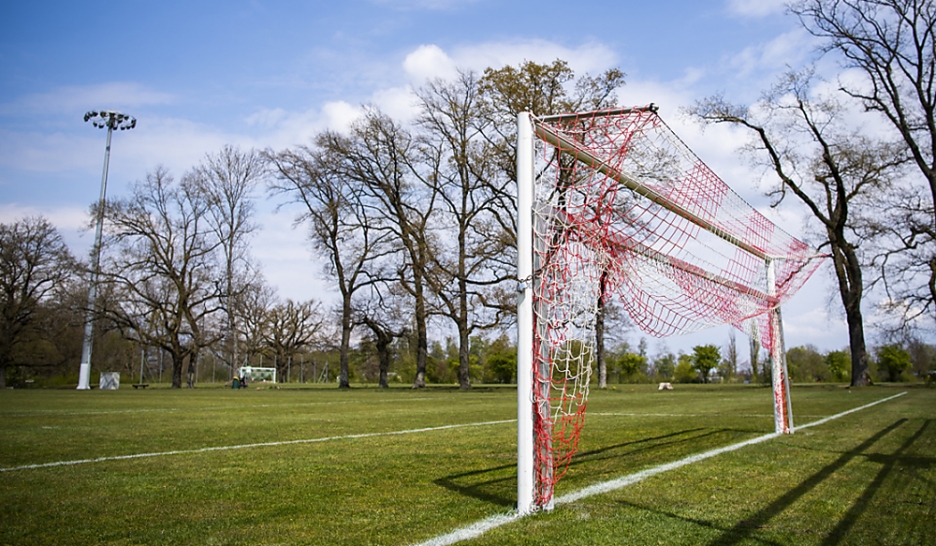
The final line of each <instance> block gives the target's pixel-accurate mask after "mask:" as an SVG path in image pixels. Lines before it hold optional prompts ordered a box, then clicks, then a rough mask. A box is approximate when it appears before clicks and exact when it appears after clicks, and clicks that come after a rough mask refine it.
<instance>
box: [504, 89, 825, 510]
mask: <svg viewBox="0 0 936 546" xmlns="http://www.w3.org/2000/svg"><path fill="white" fill-rule="evenodd" d="M517 122H518V134H517V183H518V210H519V217H518V223H517V228H518V234H517V244H518V254H519V255H518V279H519V286H518V292H519V298H518V328H519V330H518V336H517V343H518V358H517V368H518V370H517V382H518V510H519V511H520V513H528V512H532V511H535V510H540V509H547V510H548V509H550V508H551V507H552V497H553V487H554V485H555V483H556V482H557V481H558V480H559V478H561V477H562V475H563V474H564V473H565V471H566V470H567V469H568V465H569V462H570V460H571V457H572V454H573V453H575V451H576V449H577V445H578V440H579V434H580V432H581V428H582V425H583V424H584V415H585V406H586V402H587V399H588V385H589V380H590V376H591V362H592V359H593V357H594V351H595V343H594V335H595V318H596V315H597V313H598V312H599V309H600V308H601V307H602V306H603V305H604V304H605V303H607V302H609V301H610V300H611V299H612V298H615V299H617V300H618V301H619V302H620V305H621V306H622V307H623V309H624V310H625V312H626V313H627V314H628V316H629V317H630V319H631V320H632V321H633V322H634V324H636V325H637V326H638V327H639V328H640V329H641V330H643V331H644V332H646V333H648V334H650V335H653V336H656V337H664V336H670V335H675V334H684V333H688V332H693V331H697V330H701V329H704V328H708V327H711V326H716V325H721V324H733V325H735V326H736V327H738V328H740V329H742V330H743V331H745V333H747V334H748V335H750V336H755V337H757V338H759V339H760V340H761V343H762V346H763V347H765V348H767V349H768V350H769V354H770V357H771V361H772V370H773V385H774V389H773V391H774V416H775V428H776V431H777V432H781V433H790V432H792V431H793V415H792V410H791V406H790V396H789V380H788V377H787V370H786V361H785V356H784V349H783V332H782V324H781V317H780V304H781V303H783V302H784V301H785V300H786V299H788V298H789V297H790V296H792V294H793V293H795V292H796V290H798V289H799V287H801V286H802V285H803V283H804V282H806V280H807V279H808V278H809V276H810V275H811V274H812V273H813V272H814V271H815V270H816V268H817V267H818V266H819V264H820V263H821V261H822V258H823V256H822V255H820V254H819V253H817V252H816V251H815V250H814V249H812V248H810V247H809V246H808V245H806V244H805V243H803V242H802V241H799V240H797V239H795V238H794V237H792V236H790V235H789V234H787V233H785V232H784V231H783V230H781V229H779V228H778V227H777V226H775V225H774V224H773V223H771V222H770V221H769V220H768V219H767V218H766V217H764V216H763V215H762V214H761V213H759V212H758V211H757V210H756V209H754V208H753V207H752V206H751V205H749V204H748V203H747V202H745V201H744V200H743V199H742V198H741V197H740V196H738V195H737V194H736V193H735V192H733V191H732V190H731V189H730V188H729V187H728V186H727V185H726V184H725V183H724V182H723V181H722V180H721V179H720V178H718V176H716V175H715V173H714V172H712V170H711V169H709V168H708V167H707V166H706V165H705V164H704V163H703V162H702V161H701V160H700V159H699V158H698V157H697V156H696V155H695V154H694V153H693V152H692V151H691V150H690V149H689V148H688V147H687V146H686V145H685V143H683V142H682V140H680V139H679V137H678V136H677V135H676V134H675V133H674V132H673V131H672V130H671V129H670V128H669V126H667V125H666V124H665V123H664V122H663V120H662V119H661V118H660V116H659V115H658V113H657V108H656V107H654V106H653V105H650V106H645V107H638V108H621V109H613V110H602V111H595V112H584V113H575V114H563V115H558V116H547V117H536V116H534V115H532V114H530V113H522V114H520V115H519V116H518V120H517Z"/></svg>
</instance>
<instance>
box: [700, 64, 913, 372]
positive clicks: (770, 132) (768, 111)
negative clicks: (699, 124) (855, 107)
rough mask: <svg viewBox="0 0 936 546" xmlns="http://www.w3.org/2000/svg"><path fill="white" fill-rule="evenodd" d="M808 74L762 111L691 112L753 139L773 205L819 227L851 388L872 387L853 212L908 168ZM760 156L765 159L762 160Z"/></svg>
mask: <svg viewBox="0 0 936 546" xmlns="http://www.w3.org/2000/svg"><path fill="white" fill-rule="evenodd" d="M810 78H811V74H810V73H809V72H805V73H789V74H786V75H785V76H784V77H783V78H782V79H781V81H780V83H778V84H777V85H776V86H775V87H774V88H773V89H772V90H770V91H769V92H768V93H766V94H765V95H764V97H763V99H762V101H761V103H760V104H758V105H757V107H756V108H750V109H749V108H745V107H740V106H736V105H733V104H730V103H728V102H726V101H725V100H724V99H723V98H721V97H720V96H716V97H712V98H709V99H706V100H703V101H700V102H698V103H696V105H695V106H694V107H693V108H692V109H691V113H692V114H693V115H695V116H696V117H697V118H698V119H700V120H702V121H703V122H704V123H731V124H735V125H739V126H742V127H745V128H747V129H749V130H751V131H752V132H753V133H754V135H755V136H754V138H753V140H752V143H751V146H750V150H751V151H752V152H753V153H754V154H755V155H756V156H757V157H762V158H764V157H765V158H766V159H765V160H764V163H765V164H766V165H767V166H768V168H769V169H771V170H772V171H773V173H774V174H775V175H776V176H777V178H778V180H779V182H780V185H779V188H777V189H776V190H773V191H772V192H771V193H770V195H772V196H773V197H775V199H776V201H775V203H774V206H776V205H778V204H779V203H780V202H781V201H782V200H783V199H784V198H785V197H786V196H787V195H788V194H793V195H794V196H795V197H796V198H797V199H798V200H799V201H800V202H802V203H803V204H804V205H805V206H806V208H807V209H808V210H809V212H810V215H811V217H812V218H814V219H815V220H817V221H818V222H819V224H820V226H821V227H820V229H819V236H820V237H821V240H822V243H821V245H820V248H822V247H828V248H829V251H830V252H831V254H832V262H833V267H834V270H835V277H836V280H837V281H838V289H839V296H840V298H841V301H842V305H843V307H844V310H845V318H846V321H847V323H848V336H849V346H850V348H851V357H852V385H866V384H868V383H869V382H870V377H869V375H868V354H867V347H866V344H865V335H864V320H863V318H862V310H861V302H862V297H863V295H864V284H863V282H862V260H861V255H860V253H859V246H860V244H861V240H862V239H861V236H860V234H859V233H857V232H856V231H855V226H856V219H855V218H854V216H855V214H854V213H855V212H857V209H858V208H859V207H860V206H861V205H868V204H870V203H871V201H870V200H871V199H873V198H874V196H875V195H878V194H879V193H880V192H882V191H884V189H885V188H886V187H888V185H889V184H890V181H891V179H892V177H893V176H894V174H895V171H896V169H898V168H899V167H900V165H901V164H902V163H903V156H902V155H901V151H900V149H899V147H895V146H894V145H893V144H891V143H888V142H881V141H875V140H872V139H869V138H866V137H863V136H861V135H860V134H858V133H857V132H856V131H854V130H853V129H850V128H848V127H847V126H845V124H843V122H842V120H841V119H840V116H841V114H842V109H841V107H840V105H839V104H837V103H836V102H835V101H834V100H832V99H829V98H823V97H818V96H817V97H810V89H811V88H810ZM761 154H762V155H761Z"/></svg>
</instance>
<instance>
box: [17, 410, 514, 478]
mask: <svg viewBox="0 0 936 546" xmlns="http://www.w3.org/2000/svg"><path fill="white" fill-rule="evenodd" d="M513 422H516V419H505V420H503V421H484V422H481V423H464V424H461V425H443V426H440V427H426V428H414V429H409V430H394V431H390V432H368V433H365V434H346V435H344V436H328V437H325V438H307V439H302V440H285V441H282V442H259V443H255V444H240V445H233V446H215V447H202V448H198V449H179V450H175V451H158V452H154V453H134V454H131V455H115V456H111V457H96V458H94V459H76V460H72V461H56V462H53V463H40V464H27V465H22V466H11V467H8V468H0V472H12V471H14V470H32V469H35V468H51V467H54V466H71V465H76V464H88V463H101V462H105V461H122V460H126V459H142V458H145V457H165V456H168V455H189V454H194V453H209V452H212V451H231V450H234V449H249V448H253V447H274V446H287V445H294V444H315V443H319V442H330V441H333V440H357V439H361V438H377V437H380V436H402V435H405V434H418V433H421V432H435V431H438V430H450V429H456V428H466V427H484V426H488V425H500V424H503V423H513Z"/></svg>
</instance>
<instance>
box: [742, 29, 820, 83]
mask: <svg viewBox="0 0 936 546" xmlns="http://www.w3.org/2000/svg"><path fill="white" fill-rule="evenodd" d="M814 50H815V38H813V37H812V36H811V35H810V34H809V33H808V32H806V31H805V30H803V29H801V28H797V29H795V30H791V31H789V32H785V33H783V34H781V35H779V36H777V37H776V38H774V39H772V40H770V41H769V42H765V43H761V44H757V45H754V46H750V47H747V48H745V49H744V50H742V51H741V52H740V53H738V54H736V55H734V56H733V57H731V58H730V59H728V65H729V66H730V67H732V69H734V71H735V73H736V76H737V77H739V78H746V77H749V76H751V75H752V74H755V73H757V72H761V71H767V72H769V73H771V74H773V73H775V72H777V71H779V70H784V69H785V68H786V67H796V66H799V65H801V64H803V62H804V61H805V60H806V59H807V58H808V57H809V55H810V54H811V53H812V52H813V51H814Z"/></svg>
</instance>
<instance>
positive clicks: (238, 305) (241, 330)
mask: <svg viewBox="0 0 936 546" xmlns="http://www.w3.org/2000/svg"><path fill="white" fill-rule="evenodd" d="M245 286H246V287H247V288H246V289H245V290H243V291H241V292H239V293H238V294H237V297H235V298H234V309H235V312H236V314H237V317H238V318H237V321H236V324H237V328H238V333H237V334H238V337H239V338H240V340H241V343H243V350H244V356H245V357H246V359H250V358H251V357H259V356H260V355H262V354H263V353H264V351H265V350H266V349H267V343H266V340H267V338H268V337H269V327H270V323H269V321H268V320H267V317H268V315H269V312H270V309H272V308H273V306H274V305H276V293H275V291H274V290H273V288H272V287H271V286H269V285H268V284H266V283H265V282H264V281H263V279H262V278H259V277H257V278H255V279H254V280H253V281H251V282H249V283H246V284H245ZM238 364H239V362H236V363H235V364H234V365H235V367H239V366H238Z"/></svg>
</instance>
